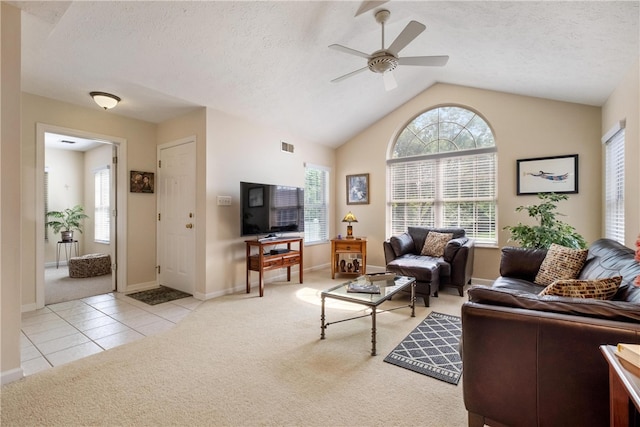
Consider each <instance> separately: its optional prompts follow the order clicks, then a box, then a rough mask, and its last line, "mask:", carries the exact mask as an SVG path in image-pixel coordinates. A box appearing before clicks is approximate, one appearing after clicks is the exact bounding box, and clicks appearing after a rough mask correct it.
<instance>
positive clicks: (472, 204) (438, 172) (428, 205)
mask: <svg viewBox="0 0 640 427" xmlns="http://www.w3.org/2000/svg"><path fill="white" fill-rule="evenodd" d="M496 152H497V150H496V146H495V140H494V137H493V132H492V131H491V128H490V127H489V125H488V124H487V122H486V121H485V120H484V119H483V118H482V117H481V116H479V115H478V114H477V113H475V112H474V111H470V110H468V109H465V108H462V107H457V106H442V107H437V108H434V109H431V110H428V111H426V112H424V113H422V114H420V115H419V116H417V117H416V118H415V119H413V120H412V121H411V122H410V123H409V124H408V125H407V127H406V128H404V129H403V130H402V132H400V134H399V135H398V138H397V140H396V141H395V144H394V146H393V150H392V152H391V158H390V159H389V160H387V167H388V172H389V177H390V185H391V187H390V191H389V192H388V198H389V199H388V204H389V208H390V215H391V233H392V234H394V235H395V234H400V233H402V232H404V231H406V229H407V227H408V226H425V227H462V228H464V229H465V230H466V232H467V235H468V236H469V237H472V238H474V239H475V240H476V242H477V243H479V244H497V232H496V208H497V191H496V182H497V179H496V178H497V177H496V163H497V160H496Z"/></svg>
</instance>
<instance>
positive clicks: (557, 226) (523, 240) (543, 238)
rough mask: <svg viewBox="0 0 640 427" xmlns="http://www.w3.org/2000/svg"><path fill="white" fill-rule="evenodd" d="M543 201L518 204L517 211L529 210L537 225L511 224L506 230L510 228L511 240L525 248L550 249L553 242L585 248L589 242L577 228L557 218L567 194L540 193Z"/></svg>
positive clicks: (539, 195) (569, 246)
mask: <svg viewBox="0 0 640 427" xmlns="http://www.w3.org/2000/svg"><path fill="white" fill-rule="evenodd" d="M538 198H539V199H540V200H541V202H540V203H539V204H537V205H529V206H518V207H517V208H516V212H521V211H523V210H524V211H527V213H528V214H529V216H530V217H532V218H535V219H536V220H537V221H538V224H537V225H525V224H522V223H518V225H509V226H506V227H504V230H509V232H510V233H511V237H510V238H509V241H515V242H517V243H519V244H520V246H522V247H523V248H544V249H548V248H549V246H551V244H552V243H555V244H558V245H561V246H565V247H568V248H576V249H584V248H586V247H587V242H586V241H585V240H584V238H583V237H582V235H580V234H579V233H578V232H577V231H576V229H575V228H574V227H573V226H571V225H569V224H567V223H565V222H562V221H560V220H558V219H557V218H556V216H559V215H562V214H561V213H558V212H556V209H557V204H558V202H559V201H561V200H567V199H568V198H569V197H568V196H567V195H566V194H556V193H540V194H538Z"/></svg>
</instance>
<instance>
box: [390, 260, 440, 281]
mask: <svg viewBox="0 0 640 427" xmlns="http://www.w3.org/2000/svg"><path fill="white" fill-rule="evenodd" d="M439 268H440V266H439V264H438V261H437V258H430V257H424V256H420V255H411V254H409V255H404V256H402V257H400V258H396V259H394V260H393V261H391V262H390V263H389V264H387V270H390V271H393V272H394V273H398V274H401V275H403V276H410V277H415V278H416V280H417V281H418V282H431V281H432V278H433V276H434V275H437V274H439Z"/></svg>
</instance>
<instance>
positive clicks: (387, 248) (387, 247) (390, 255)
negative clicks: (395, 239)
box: [382, 240, 397, 265]
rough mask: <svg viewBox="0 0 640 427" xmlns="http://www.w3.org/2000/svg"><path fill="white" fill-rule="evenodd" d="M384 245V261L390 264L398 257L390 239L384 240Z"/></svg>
mask: <svg viewBox="0 0 640 427" xmlns="http://www.w3.org/2000/svg"><path fill="white" fill-rule="evenodd" d="M382 247H383V249H384V263H385V265H386V264H389V263H390V262H391V261H393V260H394V259H396V258H397V257H396V254H395V252H393V248H392V247H391V243H390V242H389V241H388V240H385V241H384V242H382Z"/></svg>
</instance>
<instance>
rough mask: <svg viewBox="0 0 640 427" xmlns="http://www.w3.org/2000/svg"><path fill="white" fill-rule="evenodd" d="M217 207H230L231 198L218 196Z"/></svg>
mask: <svg viewBox="0 0 640 427" xmlns="http://www.w3.org/2000/svg"><path fill="white" fill-rule="evenodd" d="M218 206H231V196H218Z"/></svg>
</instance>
